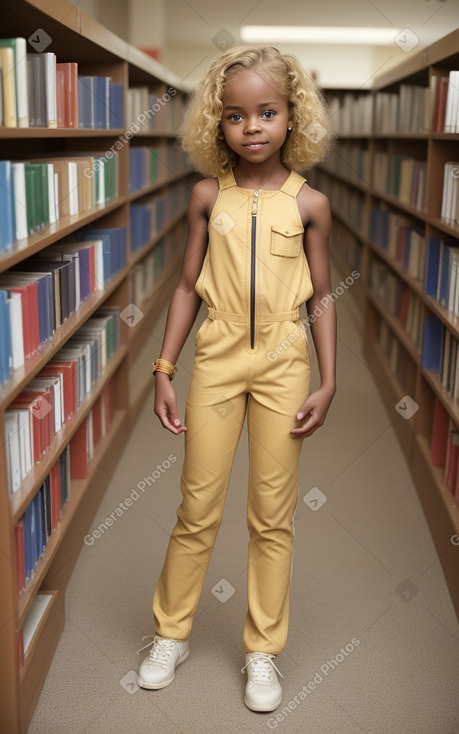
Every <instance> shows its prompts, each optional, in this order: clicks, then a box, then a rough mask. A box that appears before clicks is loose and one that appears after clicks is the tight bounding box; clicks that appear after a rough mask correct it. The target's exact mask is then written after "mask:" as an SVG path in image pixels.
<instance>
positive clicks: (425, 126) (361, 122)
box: [329, 70, 459, 136]
mask: <svg viewBox="0 0 459 734" xmlns="http://www.w3.org/2000/svg"><path fill="white" fill-rule="evenodd" d="M458 95H459V71H456V70H451V71H449V72H448V73H447V74H441V73H433V74H432V75H431V78H430V84H429V86H420V85H416V84H400V86H399V88H398V91H397V92H376V93H375V95H374V100H373V96H372V95H371V94H367V93H363V94H360V95H358V94H357V95H356V94H346V95H344V96H342V95H333V96H332V97H331V98H330V100H329V105H330V111H331V114H332V121H333V123H334V128H335V131H336V132H337V134H338V135H344V136H345V135H356V134H357V135H371V133H372V132H375V133H381V134H383V135H387V134H391V133H402V134H403V133H405V134H406V133H408V134H410V133H411V134H416V133H428V132H430V131H432V132H445V133H457V132H459V102H458Z"/></svg>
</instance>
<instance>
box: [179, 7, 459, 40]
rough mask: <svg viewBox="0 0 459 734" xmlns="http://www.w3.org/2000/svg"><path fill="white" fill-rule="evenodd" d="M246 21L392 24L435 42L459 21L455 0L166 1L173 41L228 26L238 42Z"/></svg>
mask: <svg viewBox="0 0 459 734" xmlns="http://www.w3.org/2000/svg"><path fill="white" fill-rule="evenodd" d="M242 24H250V25H312V26H322V25H325V26H326V25H335V26H385V27H390V26H393V27H395V28H411V29H412V30H413V31H414V32H416V33H417V34H418V35H419V34H420V35H421V39H424V40H426V41H427V43H431V41H432V39H434V38H438V37H439V35H438V34H440V35H446V34H447V33H448V32H449V31H451V30H453V28H454V27H457V26H458V25H459V3H458V2H457V0H345V2H343V1H342V0H341V1H340V0H322V1H321V2H307V1H306V2H305V1H304V0H284V1H283V2H282V0H231V2H228V0H226V1H225V2H215V0H167V2H166V36H167V41H168V42H169V41H172V42H174V43H177V42H182V43H189V42H190V40H192V42H193V43H209V41H211V39H212V37H213V36H214V35H215V34H216V33H217V32H218V31H219V30H220V29H222V28H223V29H226V30H227V31H228V32H229V33H230V34H231V35H232V36H233V37H235V38H236V39H237V40H238V32H239V28H240V26H241V25H242Z"/></svg>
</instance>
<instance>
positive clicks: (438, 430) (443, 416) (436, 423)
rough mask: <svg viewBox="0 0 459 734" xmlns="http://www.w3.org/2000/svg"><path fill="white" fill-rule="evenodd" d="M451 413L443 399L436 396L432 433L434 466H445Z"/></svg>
mask: <svg viewBox="0 0 459 734" xmlns="http://www.w3.org/2000/svg"><path fill="white" fill-rule="evenodd" d="M448 430H449V414H448V411H447V410H446V408H445V407H444V405H443V403H442V402H441V400H439V399H438V398H437V397H435V401H434V413H433V421H432V434H431V460H432V464H433V466H439V467H444V466H445V462H446V451H447V445H448Z"/></svg>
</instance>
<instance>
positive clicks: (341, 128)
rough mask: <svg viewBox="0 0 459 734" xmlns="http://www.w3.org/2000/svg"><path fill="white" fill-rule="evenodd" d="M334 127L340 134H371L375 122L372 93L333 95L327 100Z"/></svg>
mask: <svg viewBox="0 0 459 734" xmlns="http://www.w3.org/2000/svg"><path fill="white" fill-rule="evenodd" d="M327 101H328V104H329V109H330V115H331V120H332V123H333V128H334V130H335V132H336V133H337V134H338V135H363V136H365V135H370V134H371V131H372V124H373V98H372V96H371V94H369V93H367V94H354V93H349V94H345V95H344V96H343V95H339V94H337V95H331V96H330V97H329V99H328V100H327Z"/></svg>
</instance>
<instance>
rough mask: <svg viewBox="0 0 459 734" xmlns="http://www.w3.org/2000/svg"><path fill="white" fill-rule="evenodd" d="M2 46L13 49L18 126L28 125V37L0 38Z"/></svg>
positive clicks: (0, 46)
mask: <svg viewBox="0 0 459 734" xmlns="http://www.w3.org/2000/svg"><path fill="white" fill-rule="evenodd" d="M0 48H11V49H12V50H13V56H14V86H15V96H16V117H17V126H18V127H28V126H29V104H28V87H27V46H26V39H25V38H21V37H19V38H0ZM5 72H6V70H5Z"/></svg>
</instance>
